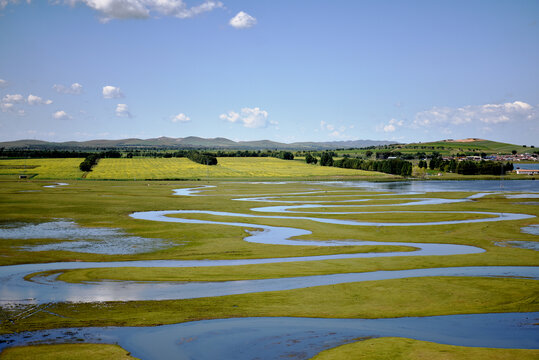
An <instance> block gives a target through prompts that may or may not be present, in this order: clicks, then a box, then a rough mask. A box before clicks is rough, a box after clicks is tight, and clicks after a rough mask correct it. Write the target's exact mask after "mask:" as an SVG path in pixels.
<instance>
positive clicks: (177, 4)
mask: <svg viewBox="0 0 539 360" xmlns="http://www.w3.org/2000/svg"><path fill="white" fill-rule="evenodd" d="M64 3H66V4H69V5H72V6H73V5H76V4H77V3H82V4H85V5H86V6H88V7H90V8H91V9H93V10H95V11H97V12H98V13H99V14H100V15H101V21H102V22H107V21H110V20H112V19H146V18H149V17H151V16H172V17H176V18H180V19H185V18H191V17H194V16H197V15H199V14H201V13H204V12H208V11H212V10H214V9H217V8H222V7H223V3H221V2H220V1H215V0H205V1H203V2H202V3H201V4H199V5H196V6H192V7H188V6H187V5H186V4H185V2H184V1H183V0H64Z"/></svg>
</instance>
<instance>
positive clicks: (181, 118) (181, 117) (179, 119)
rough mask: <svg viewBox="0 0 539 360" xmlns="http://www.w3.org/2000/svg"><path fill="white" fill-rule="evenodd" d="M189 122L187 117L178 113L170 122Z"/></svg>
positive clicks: (189, 119)
mask: <svg viewBox="0 0 539 360" xmlns="http://www.w3.org/2000/svg"><path fill="white" fill-rule="evenodd" d="M189 121H191V118H190V117H189V116H187V115H185V114H184V113H179V114H178V115H176V116H174V117H173V118H172V122H180V123H183V122H189Z"/></svg>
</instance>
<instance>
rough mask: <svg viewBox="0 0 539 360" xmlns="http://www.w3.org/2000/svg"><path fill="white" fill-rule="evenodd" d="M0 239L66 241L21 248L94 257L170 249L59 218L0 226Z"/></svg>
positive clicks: (157, 242)
mask: <svg viewBox="0 0 539 360" xmlns="http://www.w3.org/2000/svg"><path fill="white" fill-rule="evenodd" d="M0 239H17V240H28V239H54V240H69V241H59V242H54V243H47V244H40V245H21V246H20V247H19V248H20V249H22V250H26V251H48V250H60V251H62V250H63V251H75V252H82V253H93V254H108V255H122V254H137V253H143V252H148V251H154V250H158V249H164V248H167V247H170V246H172V244H171V243H170V242H167V241H165V240H161V239H148V238H142V237H138V236H129V235H127V234H126V233H125V232H124V231H122V230H121V229H115V228H96V227H93V228H91V227H80V226H79V225H78V224H77V223H75V222H74V221H69V220H65V219H59V220H57V221H51V222H46V223H40V224H12V225H9V224H8V225H4V226H2V227H0Z"/></svg>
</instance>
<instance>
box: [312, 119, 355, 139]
mask: <svg viewBox="0 0 539 360" xmlns="http://www.w3.org/2000/svg"><path fill="white" fill-rule="evenodd" d="M353 128H354V125H350V126H348V128H347V127H346V126H344V125H341V126H336V125H334V124H330V123H327V122H325V121H324V120H322V121H320V129H321V130H322V131H326V132H328V133H329V136H331V137H333V138H339V139H348V138H350V136H348V134H347V130H349V129H353Z"/></svg>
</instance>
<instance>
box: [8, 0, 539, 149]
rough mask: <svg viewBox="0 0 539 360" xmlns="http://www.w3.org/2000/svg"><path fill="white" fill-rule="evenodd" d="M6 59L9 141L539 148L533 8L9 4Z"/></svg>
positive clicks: (538, 9)
mask: <svg viewBox="0 0 539 360" xmlns="http://www.w3.org/2000/svg"><path fill="white" fill-rule="evenodd" d="M0 49H1V53H2V55H1V56H0V107H1V109H0V141H8V140H16V139H41V140H49V141H68V140H89V139H97V138H100V139H101V138H107V139H119V138H127V137H138V138H152V137H159V136H168V137H186V136H201V137H218V136H219V137H226V138H230V139H233V140H261V139H270V140H275V141H282V142H294V141H333V140H354V139H377V140H395V141H400V142H414V141H431V140H440V139H447V138H453V139H460V138H467V137H479V138H486V139H491V140H498V141H504V142H511V143H516V144H527V145H539V141H538V139H539V66H538V64H539V2H538V1H533V0H532V1H520V0H511V1H474V0H467V1H458V0H449V1H442V0H434V1H433V0H429V1H352V0H326V1H319V0H304V1H302V0H297V1H285V0H257V1H253V0H249V1H239V0H236V1H229V0H222V1H217V0H183V1H181V0H57V1H37V0H34V1H26V0H21V1H15V0H0Z"/></svg>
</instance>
